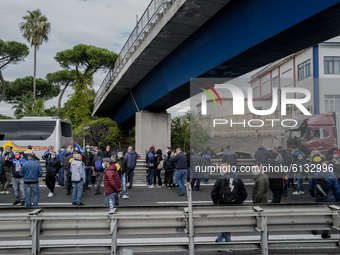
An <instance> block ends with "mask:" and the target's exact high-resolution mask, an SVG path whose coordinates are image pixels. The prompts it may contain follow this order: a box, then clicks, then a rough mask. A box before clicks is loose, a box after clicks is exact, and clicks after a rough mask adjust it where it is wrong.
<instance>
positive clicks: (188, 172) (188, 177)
mask: <svg viewBox="0 0 340 255" xmlns="http://www.w3.org/2000/svg"><path fill="white" fill-rule="evenodd" d="M187 182H190V166H188V171H187Z"/></svg>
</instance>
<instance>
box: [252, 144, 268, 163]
mask: <svg viewBox="0 0 340 255" xmlns="http://www.w3.org/2000/svg"><path fill="white" fill-rule="evenodd" d="M269 158H270V153H269V151H268V150H267V149H266V148H265V147H264V144H261V146H260V148H258V149H257V151H256V152H255V159H256V162H260V163H261V164H262V165H267V163H268V159H269Z"/></svg>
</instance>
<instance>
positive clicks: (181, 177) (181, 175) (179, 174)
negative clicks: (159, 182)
mask: <svg viewBox="0 0 340 255" xmlns="http://www.w3.org/2000/svg"><path fill="white" fill-rule="evenodd" d="M187 171H188V170H186V169H180V170H177V171H176V176H175V179H176V183H177V185H178V188H179V191H180V192H181V193H184V186H185V175H186V173H187Z"/></svg>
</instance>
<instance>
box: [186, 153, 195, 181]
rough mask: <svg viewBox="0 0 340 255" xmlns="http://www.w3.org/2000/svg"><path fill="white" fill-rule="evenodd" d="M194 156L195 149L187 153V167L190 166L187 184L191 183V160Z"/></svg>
mask: <svg viewBox="0 0 340 255" xmlns="http://www.w3.org/2000/svg"><path fill="white" fill-rule="evenodd" d="M192 155H195V152H194V149H193V148H192V149H191V150H190V151H189V152H187V154H186V156H187V165H188V172H187V182H190V172H191V171H190V166H191V165H190V158H191V156H192Z"/></svg>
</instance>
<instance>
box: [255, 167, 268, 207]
mask: <svg viewBox="0 0 340 255" xmlns="http://www.w3.org/2000/svg"><path fill="white" fill-rule="evenodd" d="M252 170H253V174H254V176H255V177H256V181H255V183H254V188H253V193H252V198H253V203H254V204H256V203H268V191H269V179H268V177H267V175H265V174H264V173H263V171H262V167H261V163H260V162H257V163H256V164H255V165H254V166H253V169H252Z"/></svg>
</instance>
